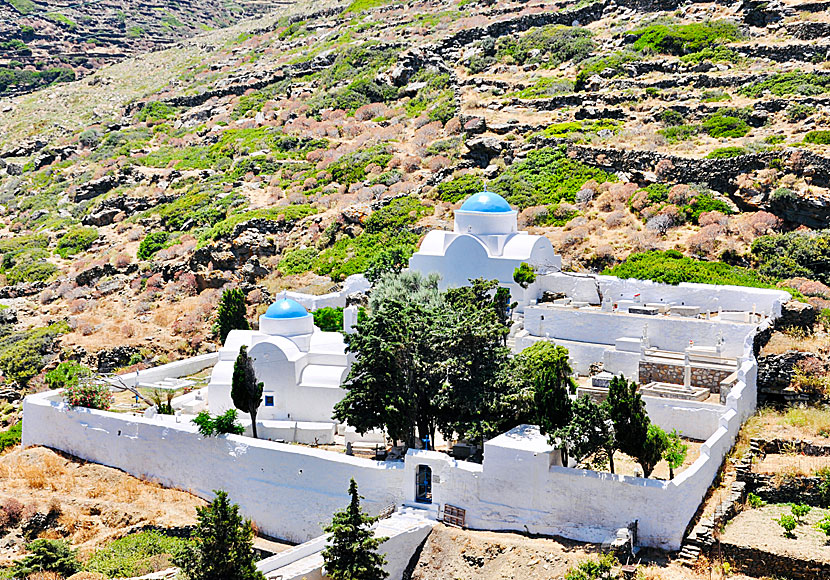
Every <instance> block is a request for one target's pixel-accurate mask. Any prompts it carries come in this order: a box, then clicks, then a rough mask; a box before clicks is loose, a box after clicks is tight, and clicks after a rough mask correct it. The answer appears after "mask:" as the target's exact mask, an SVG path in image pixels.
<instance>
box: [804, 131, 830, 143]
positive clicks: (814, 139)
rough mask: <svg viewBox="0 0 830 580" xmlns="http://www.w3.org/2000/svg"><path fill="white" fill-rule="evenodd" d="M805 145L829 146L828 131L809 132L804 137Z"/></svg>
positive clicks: (829, 136) (829, 133)
mask: <svg viewBox="0 0 830 580" xmlns="http://www.w3.org/2000/svg"><path fill="white" fill-rule="evenodd" d="M804 142H805V143H814V144H816V145H830V131H810V132H809V133H807V134H806V135H804Z"/></svg>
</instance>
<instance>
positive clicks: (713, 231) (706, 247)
mask: <svg viewBox="0 0 830 580" xmlns="http://www.w3.org/2000/svg"><path fill="white" fill-rule="evenodd" d="M722 233H723V226H721V225H720V224H709V225H707V226H705V227H703V228H701V229H700V231H699V232H697V233H696V234H693V235H691V236H689V240H688V244H689V248H690V249H691V250H692V251H693V252H695V253H697V254H705V255H712V254H713V253H714V252H715V250H716V249H717V247H718V236H720V235H721V234H722Z"/></svg>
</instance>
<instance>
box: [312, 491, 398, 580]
mask: <svg viewBox="0 0 830 580" xmlns="http://www.w3.org/2000/svg"><path fill="white" fill-rule="evenodd" d="M349 495H350V496H351V498H352V499H351V502H349V506H348V507H347V508H346V509H344V510H342V511H338V512H335V514H334V517H333V518H332V520H331V523H330V524H329V525H328V526H326V528H325V532H326V533H327V534H329V544H328V546H326V548H325V549H324V550H323V561H324V562H325V570H326V576H327V577H328V578H331V580H383V579H384V578H386V577H387V576H388V574H387V573H386V572H385V571H384V570H383V564H385V563H386V557H385V556H384V555H383V554H379V553H378V552H377V549H378V546H380V544H381V543H383V542H384V541H386V538H377V537H375V535H374V532H372V529H371V525H372V524H373V523H374V522H375V521H376V520H377V518H373V517H370V516H368V515H366V514H365V513H364V512H363V511H362V510H361V509H360V496H359V495H358V493H357V483H356V482H355V480H354V478H352V480H351V482H350V483H349Z"/></svg>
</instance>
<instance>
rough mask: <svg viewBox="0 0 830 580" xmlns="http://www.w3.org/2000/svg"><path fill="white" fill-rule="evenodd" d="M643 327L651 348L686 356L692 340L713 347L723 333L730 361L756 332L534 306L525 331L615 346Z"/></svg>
mask: <svg viewBox="0 0 830 580" xmlns="http://www.w3.org/2000/svg"><path fill="white" fill-rule="evenodd" d="M542 317H544V319H543V318H542ZM644 324H648V334H649V337H650V339H651V346H652V347H655V348H659V349H662V350H668V351H673V352H683V351H684V350H685V349H686V348H687V347H688V346H689V340H694V342H695V344H696V345H699V346H714V345H715V344H716V343H717V339H718V333H720V332H723V338H724V340H725V343H724V345H723V351H722V356H724V357H728V358H736V357H739V356H742V355H743V353H744V341H745V339H746V337H747V335H748V334H751V333H754V332H755V326H754V325H751V324H746V323H740V322H715V321H710V320H703V319H699V318H682V317H676V316H671V317H667V316H648V315H640V314H628V313H625V314H618V313H612V312H601V311H599V310H598V309H593V310H587V309H584V308H582V309H576V308H569V307H535V306H531V307H528V308H526V309H525V329H526V330H527V331H528V332H530V333H531V334H533V335H536V336H549V337H550V338H551V339H553V340H554V341H556V339H561V340H570V341H574V342H586V343H596V344H608V345H613V344H614V342H615V341H616V339H618V338H622V337H632V338H639V337H640V336H642V333H643V325H644Z"/></svg>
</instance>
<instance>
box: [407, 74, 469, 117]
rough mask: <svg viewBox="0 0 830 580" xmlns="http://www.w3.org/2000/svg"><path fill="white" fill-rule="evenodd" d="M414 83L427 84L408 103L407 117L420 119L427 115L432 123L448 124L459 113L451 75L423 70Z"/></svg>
mask: <svg viewBox="0 0 830 580" xmlns="http://www.w3.org/2000/svg"><path fill="white" fill-rule="evenodd" d="M412 81H413V82H426V83H427V84H426V86H424V87H423V88H421V89H419V90H418V92H417V93H416V95H415V96H414V97H413V98H412V99H410V100H409V101H408V102H407V103H406V105H405V108H406V114H407V115H409V116H410V117H419V116H420V115H422V114H424V113H426V114H427V118H429V120H430V121H441V123H444V124H446V123H447V121H449V120H450V119H452V118H453V117H454V116H455V114H456V113H457V112H458V107H457V106H456V104H455V92H454V91H453V90H452V87H451V86H450V75H448V74H446V73H441V74H436V73H429V72H427V70H426V69H421V71H419V73H418V74H416V75H415V77H413V79H412Z"/></svg>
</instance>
